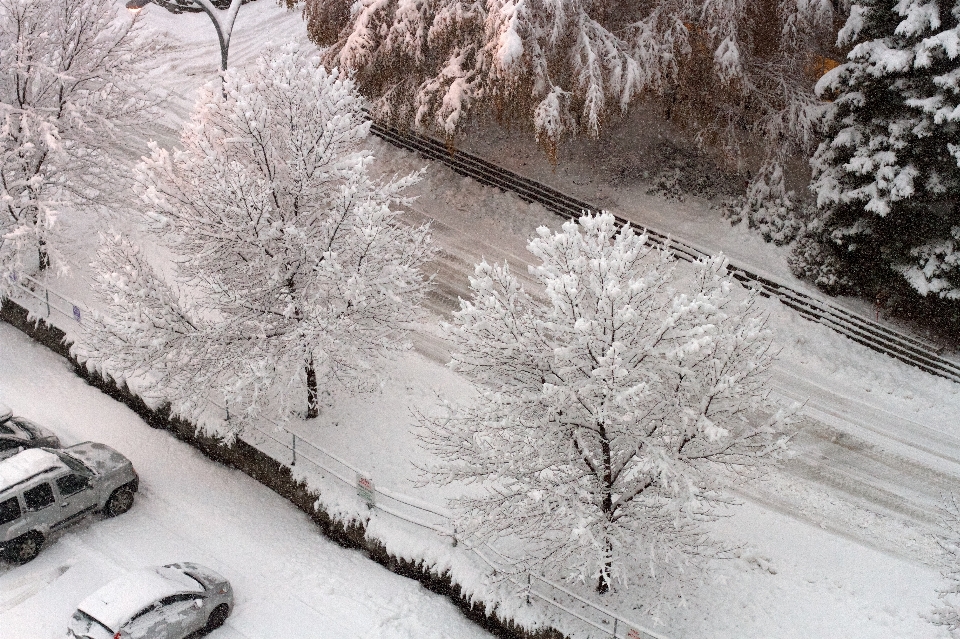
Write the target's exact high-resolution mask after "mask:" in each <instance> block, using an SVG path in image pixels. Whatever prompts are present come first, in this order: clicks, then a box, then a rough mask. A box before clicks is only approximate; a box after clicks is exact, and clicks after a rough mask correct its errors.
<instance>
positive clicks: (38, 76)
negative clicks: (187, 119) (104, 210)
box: [0, 0, 156, 294]
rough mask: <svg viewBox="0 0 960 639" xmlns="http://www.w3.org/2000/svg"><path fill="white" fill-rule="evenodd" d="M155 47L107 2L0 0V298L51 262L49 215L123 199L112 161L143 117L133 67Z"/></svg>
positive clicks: (54, 242)
mask: <svg viewBox="0 0 960 639" xmlns="http://www.w3.org/2000/svg"><path fill="white" fill-rule="evenodd" d="M155 48H156V45H155V43H154V41H153V40H152V39H150V38H148V37H147V36H145V35H143V34H142V33H141V30H140V28H139V25H138V23H137V21H136V20H135V19H133V20H132V19H131V16H130V15H129V14H128V12H126V11H124V10H123V8H122V7H121V6H118V5H117V3H116V2H113V1H112V0H63V1H62V2H56V3H53V4H51V3H49V2H41V1H40V0H0V282H2V284H0V294H2V291H3V287H4V286H6V285H7V284H9V282H10V278H11V276H13V275H14V272H15V271H19V270H22V269H23V268H25V267H32V266H34V265H38V266H39V268H41V269H43V268H46V267H47V266H49V265H50V264H51V257H52V256H53V257H55V256H56V253H57V248H58V243H59V242H60V241H61V240H60V239H59V238H58V237H57V235H56V228H57V218H58V216H59V215H61V214H64V213H68V212H69V211H70V210H74V209H76V207H80V206H89V205H92V206H98V205H105V204H112V203H113V204H115V203H116V202H118V201H119V200H120V199H122V198H123V197H126V194H125V193H123V194H122V195H121V193H122V192H123V191H124V186H125V185H124V183H123V177H124V172H123V171H120V170H117V169H118V167H119V166H120V164H119V158H120V157H121V156H122V154H123V152H124V150H125V149H128V148H130V146H129V144H128V143H129V142H130V141H131V139H132V136H134V135H135V134H136V133H137V132H141V131H143V130H144V128H145V127H146V126H148V125H149V122H150V120H151V119H152V118H151V117H150V116H149V115H148V108H149V106H150V103H149V101H148V100H146V99H144V98H145V97H146V95H147V93H146V92H145V91H144V90H143V89H142V88H141V87H140V85H139V82H138V79H139V78H140V77H141V72H140V71H139V69H138V65H137V62H138V58H140V57H141V56H149V55H151V54H152V52H153V51H154V50H155ZM59 265H60V266H63V265H62V263H61V264H59Z"/></svg>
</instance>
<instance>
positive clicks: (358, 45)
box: [305, 0, 834, 162]
mask: <svg viewBox="0 0 960 639" xmlns="http://www.w3.org/2000/svg"><path fill="white" fill-rule="evenodd" d="M305 15H306V17H307V21H308V30H309V32H310V35H311V37H312V38H313V40H314V41H315V42H317V44H319V45H321V46H324V47H329V48H327V49H326V50H325V51H326V52H325V54H324V61H325V63H327V64H328V65H330V66H339V67H340V68H345V69H349V70H351V71H354V72H356V74H357V75H356V77H357V81H358V84H359V86H360V88H361V90H362V91H363V92H364V94H365V95H367V96H368V97H369V98H371V100H372V102H373V109H374V115H375V117H377V118H378V119H381V120H386V121H388V122H390V123H392V124H396V125H399V126H404V127H415V128H423V129H429V130H433V131H437V132H439V133H440V134H442V135H444V136H446V137H447V138H451V137H453V136H454V135H455V134H456V133H458V132H459V131H460V130H462V128H463V127H464V125H465V124H466V123H467V122H469V121H470V119H471V118H472V117H475V116H486V115H490V114H494V115H496V116H497V117H500V118H503V119H506V120H508V121H512V122H519V123H521V124H523V125H526V126H528V127H529V128H530V129H531V130H533V131H535V132H536V135H537V138H538V140H539V141H540V143H541V144H542V145H543V146H544V148H545V149H546V150H547V151H548V153H551V154H552V155H555V153H556V147H557V144H558V143H559V142H560V141H561V140H562V139H563V138H564V137H565V136H567V135H569V134H572V133H576V132H582V133H586V134H587V135H591V136H594V137H596V136H598V135H599V133H600V131H601V129H602V127H603V126H604V125H605V124H606V123H608V122H610V121H611V120H613V119H615V118H616V117H619V115H620V114H622V113H623V112H625V111H626V110H627V109H629V108H630V107H631V106H633V105H634V104H635V103H636V102H637V101H638V100H640V99H652V100H654V101H655V102H657V103H659V104H660V105H661V106H662V107H663V109H664V110H665V112H666V113H667V116H668V117H670V118H672V119H676V120H679V121H680V122H681V123H682V124H685V125H689V126H690V127H691V128H692V129H693V132H694V133H695V134H697V135H698V136H699V137H700V138H701V139H703V140H709V141H711V142H714V143H716V144H717V146H718V147H719V148H720V149H721V150H723V151H725V152H727V153H728V155H729V156H730V157H731V159H732V160H733V161H735V162H737V161H739V160H740V159H741V157H740V156H741V146H742V145H743V144H744V143H745V142H746V141H747V140H749V139H750V138H751V136H753V137H752V139H753V141H754V142H755V141H756V140H758V139H762V140H763V142H762V144H763V147H764V149H765V150H769V151H771V152H772V157H773V156H776V157H779V156H780V155H782V154H783V153H784V152H788V151H790V150H792V149H795V148H796V147H797V146H800V147H805V145H806V144H807V143H808V142H809V133H810V124H811V120H812V117H813V115H814V112H815V111H816V110H817V108H818V103H817V101H816V99H815V98H814V96H813V93H812V85H813V82H814V80H815V78H813V77H812V75H811V69H813V68H814V67H815V62H816V61H817V60H822V59H823V57H824V56H826V55H829V54H828V51H830V50H831V48H832V45H833V42H832V36H833V26H832V25H833V20H834V9H833V5H832V3H831V2H829V0H783V1H782V2H763V3H749V2H744V0H664V1H662V2H655V3H641V2H633V1H630V0H601V1H596V2H595V1H588V0H487V1H483V2H479V1H466V2H465V1H461V0H357V1H356V2H354V1H353V0H306V13H305Z"/></svg>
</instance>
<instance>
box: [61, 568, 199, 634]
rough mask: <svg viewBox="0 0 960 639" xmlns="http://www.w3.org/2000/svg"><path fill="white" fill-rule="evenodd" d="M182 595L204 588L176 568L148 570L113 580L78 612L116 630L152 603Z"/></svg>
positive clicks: (85, 602)
mask: <svg viewBox="0 0 960 639" xmlns="http://www.w3.org/2000/svg"><path fill="white" fill-rule="evenodd" d="M182 592H197V593H199V592H203V586H201V585H200V583H199V582H197V581H196V580H195V579H193V578H191V577H189V576H188V575H185V574H184V573H183V572H182V571H180V570H177V569H175V568H145V569H143V570H137V571H135V572H132V573H130V574H128V575H125V576H123V577H119V578H117V579H114V580H113V581H111V582H110V583H108V584H107V585H106V586H104V587H103V588H101V589H100V590H98V591H96V592H95V593H93V594H92V595H90V596H89V597H87V598H86V599H84V600H83V601H81V602H80V605H79V606H77V609H78V610H80V611H82V612H85V613H87V614H88V615H90V616H91V617H93V618H94V619H96V620H97V621H99V622H100V623H102V624H103V625H104V626H106V627H107V628H109V629H110V630H111V631H117V630H118V629H119V628H120V626H122V625H123V624H124V623H126V622H127V621H128V620H129V619H130V617H132V616H133V615H135V614H137V613H138V612H140V611H141V610H143V609H144V608H146V607H147V606H149V605H150V604H152V603H154V602H156V601H159V600H160V599H163V598H164V597H169V596H170V595H175V594H178V593H182Z"/></svg>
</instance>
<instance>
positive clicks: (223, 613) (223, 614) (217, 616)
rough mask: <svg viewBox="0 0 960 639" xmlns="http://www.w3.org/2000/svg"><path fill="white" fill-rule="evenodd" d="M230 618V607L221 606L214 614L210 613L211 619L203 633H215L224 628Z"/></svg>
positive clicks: (215, 609) (214, 610)
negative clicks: (221, 627)
mask: <svg viewBox="0 0 960 639" xmlns="http://www.w3.org/2000/svg"><path fill="white" fill-rule="evenodd" d="M228 616H230V606H228V605H227V604H220V605H219V606H217V607H216V608H214V609H213V612H211V613H210V617H209V618H208V619H207V625H206V626H204V627H203V633H204V634H206V633H208V632H213V631H214V630H216V629H217V628H219V627H220V626H222V625H223V624H224V622H225V621H226V620H227V617H228Z"/></svg>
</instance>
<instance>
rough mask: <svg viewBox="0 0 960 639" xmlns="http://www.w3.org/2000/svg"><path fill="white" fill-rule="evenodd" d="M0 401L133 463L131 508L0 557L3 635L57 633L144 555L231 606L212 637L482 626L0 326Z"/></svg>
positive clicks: (473, 630) (418, 635) (416, 636)
mask: <svg viewBox="0 0 960 639" xmlns="http://www.w3.org/2000/svg"><path fill="white" fill-rule="evenodd" d="M0 354H2V358H3V361H4V365H3V366H2V367H0V369H2V370H0V399H2V401H4V402H5V403H7V404H9V405H10V406H11V407H12V408H13V409H14V410H15V411H16V412H17V413H18V414H22V415H29V416H30V417H31V418H33V419H36V420H37V421H38V422H40V423H42V424H45V425H47V426H49V427H50V428H52V429H53V430H55V431H56V432H57V433H58V434H59V435H60V436H61V437H62V438H63V440H64V443H65V444H67V445H71V444H74V443H77V442H79V441H85V440H89V439H92V440H95V441H100V442H104V443H106V444H108V445H110V446H112V447H114V448H116V449H117V450H120V451H123V453H124V454H125V455H127V456H128V457H129V458H130V460H131V461H132V462H133V465H134V468H136V470H137V472H138V473H139V475H140V492H139V493H137V496H136V501H135V503H134V506H133V508H132V509H131V510H130V512H128V513H126V514H124V515H122V516H118V517H114V518H112V519H103V518H101V517H99V516H94V517H91V518H88V519H87V520H85V521H84V522H83V523H81V524H78V525H76V526H73V527H71V528H68V529H66V531H65V532H64V533H62V534H58V535H55V536H54V537H53V539H51V540H50V541H48V543H47V545H46V546H45V547H44V549H43V551H42V552H41V554H40V556H39V557H37V558H36V559H35V560H33V561H32V562H30V563H29V564H26V565H23V566H16V567H13V566H9V565H7V564H2V563H0V637H2V638H3V639H47V638H48V637H51V638H52V637H63V636H64V632H65V630H66V626H67V622H68V621H69V619H70V616H71V615H72V614H73V612H74V610H76V609H77V605H78V604H79V603H80V602H81V601H82V600H83V599H85V598H86V597H88V596H89V595H90V594H91V593H93V592H95V591H96V590H97V589H98V588H100V587H102V586H103V585H104V584H106V583H108V582H109V581H111V580H113V579H115V578H117V577H121V576H123V575H125V574H127V573H128V572H130V571H135V570H138V569H141V568H143V567H145V566H152V565H163V564H168V563H173V562H181V561H196V562H197V563H201V564H203V565H206V566H209V567H211V568H212V569H214V570H216V571H217V572H219V573H221V574H223V575H224V576H225V577H226V578H227V579H229V580H230V582H231V584H232V586H233V588H234V593H235V597H236V608H235V609H234V612H233V614H232V615H231V616H230V618H229V619H228V620H227V624H226V626H225V627H224V628H222V629H220V630H218V631H216V632H215V633H212V634H211V635H209V636H210V637H211V639H228V638H231V639H232V638H236V639H240V638H244V639H247V638H249V639H253V638H260V639H297V638H305V639H306V638H314V637H316V638H318V639H320V638H322V639H349V638H357V639H360V638H363V639H367V638H370V639H372V638H377V639H380V638H383V639H388V638H393V639H441V638H445V637H457V638H462V639H472V638H476V639H480V638H482V637H489V636H490V635H488V634H487V633H486V632H484V631H482V630H480V629H479V628H478V627H477V626H476V625H474V624H473V623H472V622H470V621H468V620H467V619H466V618H465V617H463V615H462V614H461V613H460V611H459V610H457V609H456V607H455V606H454V605H453V604H452V603H450V602H449V601H448V600H447V599H445V598H444V597H442V596H440V595H435V594H432V593H430V592H428V591H427V590H425V589H424V588H422V587H421V586H420V584H418V583H417V582H415V581H412V580H410V579H406V578H404V577H400V576H398V575H395V574H393V573H391V572H390V571H388V570H386V569H385V568H382V567H381V566H379V565H377V564H375V563H374V562H372V561H370V560H369V559H367V558H366V557H364V556H363V555H362V554H361V553H359V552H356V551H352V550H346V549H344V548H341V547H340V546H338V545H336V544H335V543H333V542H332V541H330V540H328V539H327V538H325V537H324V536H323V535H322V534H321V532H320V530H319V529H318V528H317V526H316V525H315V524H314V523H313V522H312V521H311V520H310V519H309V518H308V517H307V516H306V515H305V514H304V513H302V512H301V511H299V510H297V509H296V508H295V507H294V506H292V505H291V504H290V503H288V502H287V501H286V500H284V499H283V498H282V497H280V496H279V495H277V494H275V493H273V492H272V491H270V490H269V489H268V488H266V487H264V486H262V485H261V484H259V483H257V482H256V481H254V480H253V479H251V478H249V477H247V476H246V475H244V474H243V473H241V472H239V471H236V470H232V469H229V468H226V467H224V466H222V465H219V464H217V463H215V462H212V461H210V460H209V459H207V458H206V457H204V456H203V455H201V454H200V453H199V452H198V451H197V450H195V449H194V448H192V447H191V446H189V445H187V444H184V443H182V442H179V441H177V440H176V439H175V438H173V437H172V436H171V435H170V434H169V433H166V432H162V431H157V430H153V429H151V428H150V427H149V426H147V425H146V424H145V423H144V422H143V421H142V420H141V419H140V418H139V417H137V416H136V415H135V414H134V413H133V412H132V411H131V410H129V409H128V408H126V407H125V406H123V405H122V404H119V403H117V402H116V401H114V400H112V399H110V398H109V397H107V396H106V395H104V394H103V393H101V392H100V391H98V390H96V389H94V388H93V387H91V386H88V385H86V384H85V383H84V382H83V381H82V380H81V379H79V378H78V377H76V375H74V373H73V371H72V369H71V368H70V366H69V365H68V364H67V362H66V360H64V359H63V358H61V357H59V356H57V355H54V354H53V353H51V352H50V351H48V350H47V349H46V348H44V347H43V346H40V345H39V344H36V343H34V342H32V341H31V340H30V339H29V338H28V337H26V336H25V335H23V334H22V333H20V332H19V331H17V330H16V329H14V328H12V327H11V326H9V325H6V324H0Z"/></svg>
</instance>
